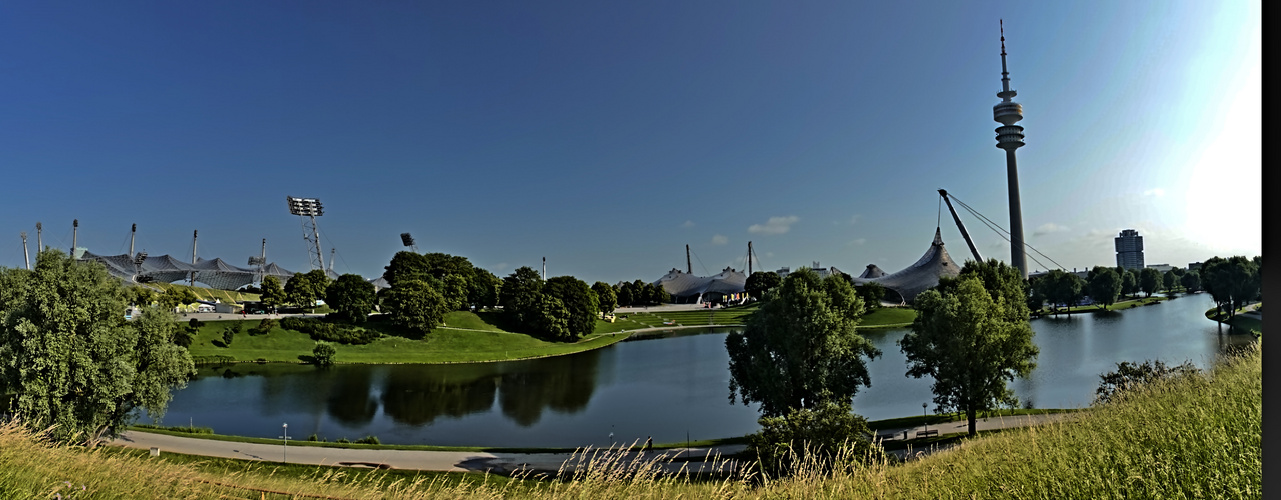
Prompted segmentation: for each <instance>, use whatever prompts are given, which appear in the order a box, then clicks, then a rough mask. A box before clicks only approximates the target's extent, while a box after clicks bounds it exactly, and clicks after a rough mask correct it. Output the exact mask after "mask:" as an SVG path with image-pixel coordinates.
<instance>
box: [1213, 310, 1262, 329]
mask: <svg viewBox="0 0 1281 500" xmlns="http://www.w3.org/2000/svg"><path fill="white" fill-rule="evenodd" d="M1262 307H1263V303H1259V308H1262ZM1253 309H1254V305H1253V304H1250V305H1247V306H1245V307H1242V308H1240V309H1237V311H1236V312H1237V313H1236V315H1235V316H1231V315H1229V314H1228V312H1227V311H1223V313H1222V314H1219V313H1218V311H1217V310H1216V309H1214V308H1211V309H1208V310H1206V311H1205V317H1206V319H1208V320H1210V321H1218V322H1222V323H1225V324H1227V325H1228V326H1231V327H1232V328H1236V329H1239V330H1241V331H1243V332H1249V331H1257V332H1259V333H1263V319H1261V318H1258V317H1254V316H1253V315H1251V316H1244V315H1242V314H1241V313H1243V312H1246V311H1247V310H1253Z"/></svg>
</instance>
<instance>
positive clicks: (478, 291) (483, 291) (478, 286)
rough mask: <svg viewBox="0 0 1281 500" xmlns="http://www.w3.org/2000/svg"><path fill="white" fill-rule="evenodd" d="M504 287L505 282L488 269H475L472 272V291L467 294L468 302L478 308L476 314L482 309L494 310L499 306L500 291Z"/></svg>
mask: <svg viewBox="0 0 1281 500" xmlns="http://www.w3.org/2000/svg"><path fill="white" fill-rule="evenodd" d="M502 286H503V280H502V279H500V278H499V277H498V276H494V273H491V272H489V270H487V269H483V268H479V267H477V268H475V269H473V270H472V280H471V289H470V290H469V291H468V293H467V300H468V302H470V303H471V305H473V306H475V307H476V312H480V310H482V309H493V308H494V307H496V306H497V305H498V290H499V288H501V287H502Z"/></svg>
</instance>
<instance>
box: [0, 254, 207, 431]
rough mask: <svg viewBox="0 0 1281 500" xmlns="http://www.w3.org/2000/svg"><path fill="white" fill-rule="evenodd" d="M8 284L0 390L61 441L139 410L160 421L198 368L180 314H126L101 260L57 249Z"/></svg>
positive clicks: (2, 296)
mask: <svg viewBox="0 0 1281 500" xmlns="http://www.w3.org/2000/svg"><path fill="white" fill-rule="evenodd" d="M0 285H3V286H0V289H2V290H3V291H0V394H4V393H8V394H12V395H13V398H12V402H11V405H12V406H11V408H8V409H6V410H11V411H12V412H13V413H14V414H15V415H17V416H19V417H20V418H21V419H22V420H21V421H22V422H25V423H26V424H27V425H29V426H31V427H33V428H36V429H39V430H43V429H44V428H46V427H50V426H52V427H51V429H50V433H51V435H52V436H53V437H54V438H55V439H58V440H77V441H88V442H97V440H98V439H100V438H102V437H103V436H112V437H114V436H116V435H117V433H118V432H119V431H121V430H124V427H125V425H127V424H128V423H129V422H130V421H131V419H133V418H134V416H135V415H136V414H135V412H134V410H135V409H142V410H144V411H146V413H147V414H148V415H150V416H151V417H152V418H157V419H159V418H160V417H162V416H163V415H164V413H165V410H166V408H167V407H168V403H169V400H170V398H171V394H170V391H171V390H172V389H174V388H181V387H183V386H185V385H186V382H187V380H188V379H189V378H190V377H193V376H194V375H195V373H196V372H195V368H194V365H193V363H192V361H191V356H190V354H188V353H187V349H186V348H183V347H181V346H178V345H175V344H174V342H173V340H174V335H175V333H176V332H177V331H178V329H179V326H178V324H177V322H176V318H175V317H174V315H173V313H172V312H169V311H164V310H161V309H158V308H145V309H144V310H143V313H142V315H140V316H139V317H137V319H135V320H133V321H129V322H126V321H125V320H124V312H125V306H126V304H125V302H124V300H123V291H122V290H121V284H120V281H119V280H117V279H115V278H113V277H111V276H110V275H109V274H107V271H106V268H104V267H103V266H102V265H101V264H98V263H87V262H77V261H74V260H72V259H70V258H68V257H67V255H66V254H64V253H62V252H60V251H58V250H53V249H49V250H45V251H43V252H40V254H39V255H38V256H37V257H36V266H35V269H34V270H32V271H26V270H12V269H0Z"/></svg>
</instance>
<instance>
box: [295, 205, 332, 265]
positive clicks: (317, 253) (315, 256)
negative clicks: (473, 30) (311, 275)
mask: <svg viewBox="0 0 1281 500" xmlns="http://www.w3.org/2000/svg"><path fill="white" fill-rule="evenodd" d="M285 200H286V201H288V202H289V213H290V214H293V215H297V216H298V218H299V219H300V220H302V239H303V240H306V241H307V256H308V257H309V259H310V261H311V268H312V269H313V270H315V269H319V270H321V271H324V270H325V254H324V253H323V251H322V250H321V249H320V229H319V228H317V227H316V217H317V216H321V215H325V207H324V206H323V205H321V204H320V200H319V199H317V198H295V197H293V196H286V197H285Z"/></svg>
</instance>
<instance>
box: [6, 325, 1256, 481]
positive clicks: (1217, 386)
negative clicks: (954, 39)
mask: <svg viewBox="0 0 1281 500" xmlns="http://www.w3.org/2000/svg"><path fill="white" fill-rule="evenodd" d="M1261 378H1262V356H1261V351H1260V350H1259V349H1258V348H1254V349H1251V350H1249V351H1247V352H1245V353H1243V354H1241V355H1239V356H1237V357H1232V358H1228V359H1225V360H1224V361H1223V362H1221V363H1220V364H1219V365H1218V366H1216V367H1214V368H1213V369H1211V370H1209V371H1208V372H1206V373H1203V374H1197V375H1194V376H1188V377H1175V378H1170V379H1166V380H1160V381H1156V382H1154V383H1152V384H1149V385H1147V386H1144V387H1142V388H1139V389H1135V390H1132V391H1130V392H1129V393H1126V394H1125V395H1124V396H1123V397H1120V398H1116V400H1115V401H1113V402H1111V403H1108V404H1105V405H1100V406H1097V407H1094V408H1091V409H1089V410H1087V411H1084V412H1081V414H1080V417H1079V418H1075V419H1071V420H1070V421H1064V422H1060V423H1052V424H1047V425H1043V426H1040V427H1032V428H1027V429H1010V430H1005V431H1002V432H1000V433H996V434H989V435H985V434H980V436H979V437H976V438H971V439H964V440H962V441H961V442H960V443H959V445H957V446H956V447H954V448H953V449H951V450H948V451H942V452H937V453H933V454H930V455H926V456H923V457H920V458H912V459H910V460H908V461H906V462H904V463H901V464H895V463H893V462H891V461H885V462H881V463H874V464H868V465H858V466H851V467H847V468H843V469H835V470H831V471H830V472H825V473H820V472H819V469H818V468H809V469H805V471H804V473H802V474H800V475H797V476H793V477H791V478H785V479H772V478H771V479H764V478H761V477H760V476H759V475H756V476H730V477H717V478H714V479H712V480H702V481H700V480H696V478H692V477H689V476H680V475H678V476H660V475H638V474H626V473H610V471H609V469H608V468H604V467H600V468H597V469H596V470H595V474H594V475H592V474H586V473H584V474H579V475H577V476H571V477H567V478H566V480H565V481H561V482H545V481H535V480H530V479H511V478H504V477H498V476H493V475H486V474H450V473H427V472H417V471H394V470H393V471H383V470H367V469H358V468H334V467H320V466H306V465H285V464H279V463H270V462H261V461H233V460H226V459H215V458H206V457H184V456H181V455H176V454H172V453H167V452H166V453H164V454H163V455H162V456H161V457H155V458H152V457H148V456H146V452H145V451H121V450H112V449H104V448H101V447H100V448H98V449H96V450H87V449H85V448H82V447H78V446H62V445H51V444H48V443H46V442H44V441H41V440H40V439H39V438H38V437H37V436H35V435H34V434H33V433H32V432H31V431H29V430H26V429H24V428H20V427H18V426H15V425H12V424H9V425H4V426H0V471H3V472H2V473H0V497H5V498H32V497H40V498H44V497H52V496H54V495H55V494H61V496H62V497H63V498H72V497H73V495H76V496H83V497H86V498H88V497H92V498H108V499H114V498H122V499H123V498H138V497H139V495H140V494H141V495H142V496H145V497H148V498H227V497H231V498H245V497H252V498H260V497H261V498H294V497H298V496H303V495H324V496H329V497H341V498H353V499H364V498H396V499H399V498H435V497H450V498H509V497H521V498H548V499H550V498H586V497H590V498H708V497H718V498H725V497H734V498H890V499H916V498H970V497H1002V498H1134V497H1145V498H1207V497H1215V498H1260V497H1261V495H1262V492H1261V488H1262V393H1263V386H1262V380H1261ZM661 456H662V454H661V453H660V454H657V455H654V457H661ZM660 460H665V458H660ZM567 476H568V474H567ZM272 492H276V493H272Z"/></svg>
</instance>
